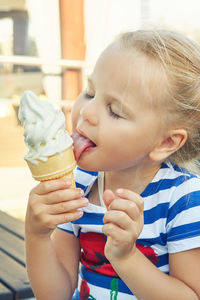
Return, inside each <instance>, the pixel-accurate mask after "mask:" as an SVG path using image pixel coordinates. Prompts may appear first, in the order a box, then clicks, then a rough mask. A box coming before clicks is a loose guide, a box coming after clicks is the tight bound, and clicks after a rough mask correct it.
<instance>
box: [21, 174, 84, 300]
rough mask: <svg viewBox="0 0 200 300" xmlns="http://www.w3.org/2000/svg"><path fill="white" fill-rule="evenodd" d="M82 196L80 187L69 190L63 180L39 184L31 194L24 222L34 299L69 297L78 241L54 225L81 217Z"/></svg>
mask: <svg viewBox="0 0 200 300" xmlns="http://www.w3.org/2000/svg"><path fill="white" fill-rule="evenodd" d="M81 195H82V193H81V192H80V190H79V189H70V188H69V184H68V183H67V182H66V181H65V180H64V179H61V180H54V181H48V182H45V183H40V184H39V185H38V186H37V187H36V188H34V189H33V190H32V192H31V193H30V197H29V203H28V207H27V214H26V222H25V233H26V238H25V239H26V260H27V271H28V275H29V278H30V282H31V285H32V288H33V291H34V293H35V296H36V298H37V300H45V299H48V300H55V299H56V300H62V299H63V300H64V299H65V300H66V299H67V300H69V299H71V297H72V294H73V292H74V289H75V285H76V280H77V271H78V263H79V256H80V246H79V241H78V239H77V238H76V237H75V236H73V235H72V234H67V233H66V232H62V230H60V229H55V228H56V226H57V225H58V224H61V223H64V222H70V221H72V220H75V219H78V218H80V216H81V214H80V212H78V211H77V208H80V207H83V206H85V205H86V203H85V204H84V198H82V196H81ZM72 210H73V212H72ZM52 233H53V234H52ZM58 249H60V250H58ZM64 254H65V259H64ZM68 258H69V259H68Z"/></svg>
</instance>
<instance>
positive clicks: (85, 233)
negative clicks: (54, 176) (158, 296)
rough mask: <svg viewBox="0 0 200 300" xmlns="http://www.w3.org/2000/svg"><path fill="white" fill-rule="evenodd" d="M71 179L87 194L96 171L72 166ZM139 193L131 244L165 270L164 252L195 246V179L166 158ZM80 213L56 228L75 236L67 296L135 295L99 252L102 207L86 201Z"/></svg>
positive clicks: (198, 190)
mask: <svg viewBox="0 0 200 300" xmlns="http://www.w3.org/2000/svg"><path fill="white" fill-rule="evenodd" d="M75 177H76V184H77V187H81V188H82V189H83V190H84V191H85V196H86V197H88V195H89V192H90V189H91V187H92V186H93V184H94V182H95V180H96V179H97V177H98V173H97V172H88V171H85V170H82V169H80V168H77V170H76V174H75ZM141 196H142V197H143V199H144V227H143V230H142V232H141V234H140V236H139V238H138V240H137V248H138V249H139V250H140V251H141V252H142V253H143V254H144V255H145V256H146V257H147V258H148V259H150V260H151V262H152V263H153V264H155V265H156V266H157V268H159V269H160V270H161V271H162V272H164V273H166V274H169V261H168V255H169V253H176V252H180V251H185V250H189V249H194V248H198V247H200V177H198V176H196V175H194V174H192V173H190V172H189V171H187V170H185V169H182V168H179V167H178V166H176V165H173V164H171V163H169V162H167V163H164V164H163V165H162V167H161V168H160V170H159V171H158V172H157V174H156V175H155V177H154V178H153V180H152V181H151V183H150V184H149V185H148V186H147V187H146V188H145V190H144V191H143V193H142V194H141ZM83 211H84V215H83V217H82V218H80V219H79V220H76V221H74V222H71V223H65V224H61V225H59V226H58V227H59V228H60V229H62V230H65V231H67V232H69V233H72V234H74V235H75V236H77V237H79V239H80V244H81V249H82V256H81V272H80V283H79V288H78V289H77V290H76V292H75V295H74V297H73V299H76V300H77V299H80V300H82V299H96V300H102V299H105V300H107V299H116V300H124V299H126V300H129V299H131V300H133V299H137V298H136V297H135V296H134V295H133V294H132V292H131V291H130V290H129V289H128V287H127V286H126V284H125V283H124V282H123V281H122V280H121V279H120V278H119V277H118V275H117V274H116V272H115V271H114V269H113V268H112V266H111V264H110V263H109V261H108V260H107V259H106V257H105V256H104V246H105V243H106V236H105V235H104V234H103V233H102V226H103V216H104V214H105V212H106V208H105V207H102V206H97V205H94V204H91V203H89V205H88V206H87V207H86V208H84V209H83ZM129 272H130V270H129ZM87 296H88V298H87ZM84 297H85V298H84Z"/></svg>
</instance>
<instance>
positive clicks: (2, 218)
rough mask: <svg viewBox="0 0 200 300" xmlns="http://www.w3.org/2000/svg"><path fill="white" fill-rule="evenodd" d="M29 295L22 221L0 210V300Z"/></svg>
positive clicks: (31, 293)
mask: <svg viewBox="0 0 200 300" xmlns="http://www.w3.org/2000/svg"><path fill="white" fill-rule="evenodd" d="M31 297H33V292H32V289H31V285H30V282H29V280H28V277H27V273H26V268H25V243H24V222H22V221H20V220H18V219H16V218H13V217H11V216H9V215H8V214H6V213H4V212H2V211H0V300H19V299H29V298H31Z"/></svg>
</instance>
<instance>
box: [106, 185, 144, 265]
mask: <svg viewBox="0 0 200 300" xmlns="http://www.w3.org/2000/svg"><path fill="white" fill-rule="evenodd" d="M103 199H104V202H105V205H106V207H107V212H106V214H105V216H104V219H103V221H104V224H105V225H104V226H103V233H104V234H105V235H107V242H106V245H105V249H104V252H105V256H106V258H107V259H108V260H109V261H110V262H112V260H115V259H120V258H125V257H126V256H128V255H129V254H131V253H133V251H135V249H136V247H135V242H136V240H137V238H138V236H139V235H140V233H141V231H142V228H143V225H144V220H143V203H144V201H143V198H142V197H140V196H139V195H138V194H136V193H134V192H132V191H130V190H126V189H119V190H117V191H116V195H115V194H114V193H113V192H112V191H111V190H106V191H105V192H104V195H103Z"/></svg>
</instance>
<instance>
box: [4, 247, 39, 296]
mask: <svg viewBox="0 0 200 300" xmlns="http://www.w3.org/2000/svg"><path fill="white" fill-rule="evenodd" d="M0 266H1V268H0V282H2V283H3V284H4V285H6V286H7V287H8V288H9V289H11V290H12V291H13V292H14V294H15V298H16V299H25V298H29V297H33V292H32V289H31V285H30V282H29V280H28V276H27V273H26V269H25V268H24V266H22V265H21V264H19V263H18V262H16V261H15V260H13V259H12V258H11V257H9V256H8V255H6V254H5V253H3V252H2V251H0Z"/></svg>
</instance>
